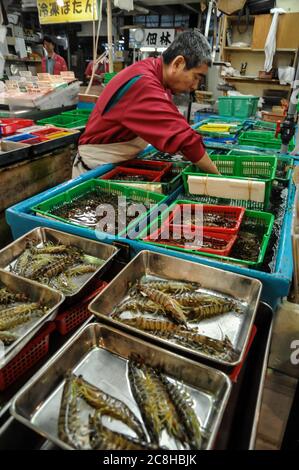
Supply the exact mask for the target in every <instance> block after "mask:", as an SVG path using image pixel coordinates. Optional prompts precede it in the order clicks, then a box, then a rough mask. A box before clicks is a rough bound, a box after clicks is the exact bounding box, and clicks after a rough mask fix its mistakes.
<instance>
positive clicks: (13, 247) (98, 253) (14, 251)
mask: <svg viewBox="0 0 299 470" xmlns="http://www.w3.org/2000/svg"><path fill="white" fill-rule="evenodd" d="M29 241H31V242H34V243H35V244H36V245H37V246H42V245H43V244H44V243H45V242H49V241H52V242H56V243H57V242H59V243H62V244H65V245H74V246H76V247H78V248H81V249H82V250H83V251H84V253H86V254H87V255H90V256H93V257H95V258H99V259H102V260H104V263H103V264H102V265H101V266H99V268H98V269H97V270H96V271H95V272H93V273H88V274H84V275H82V276H78V277H77V278H74V283H75V284H76V285H77V286H78V287H77V290H76V291H74V292H73V293H72V294H64V295H65V297H66V298H67V299H70V300H72V301H73V300H74V299H75V298H76V297H77V295H78V294H80V292H81V291H82V290H83V289H84V288H85V287H86V285H87V284H88V283H89V282H90V281H91V280H92V279H93V278H94V277H95V276H98V275H99V274H103V272H105V270H106V269H107V268H108V267H109V264H110V263H111V262H112V260H113V258H114V256H115V255H116V254H117V253H118V251H119V250H118V248H116V247H114V246H112V245H108V244H105V243H102V242H97V241H94V240H90V239H87V238H82V237H78V236H77V235H72V234H69V233H65V232H60V231H58V230H54V229H50V228H43V227H38V228H35V229H33V230H32V231H31V232H28V233H26V234H25V235H23V236H22V237H20V238H18V239H17V240H15V241H14V242H12V243H11V244H10V245H8V246H7V247H5V248H3V249H2V250H0V268H3V269H5V270H7V271H9V270H10V268H11V267H12V266H13V265H14V263H15V262H16V260H17V258H18V257H19V256H20V255H21V254H22V253H23V252H24V250H25V248H26V244H27V242H29Z"/></svg>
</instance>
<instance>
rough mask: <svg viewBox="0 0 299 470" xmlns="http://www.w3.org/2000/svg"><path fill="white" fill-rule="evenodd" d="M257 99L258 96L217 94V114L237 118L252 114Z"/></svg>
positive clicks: (255, 107) (254, 111)
mask: <svg viewBox="0 0 299 470" xmlns="http://www.w3.org/2000/svg"><path fill="white" fill-rule="evenodd" d="M258 100H259V97H258V96H219V98H218V107H219V115H220V116H234V117H239V118H248V117H250V116H254V115H255V113H256V110H257V105H258Z"/></svg>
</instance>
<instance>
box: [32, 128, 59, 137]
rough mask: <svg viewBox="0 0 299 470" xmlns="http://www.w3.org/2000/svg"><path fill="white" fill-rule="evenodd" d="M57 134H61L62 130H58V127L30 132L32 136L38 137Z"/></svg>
mask: <svg viewBox="0 0 299 470" xmlns="http://www.w3.org/2000/svg"><path fill="white" fill-rule="evenodd" d="M57 132H63V129H60V128H59V127H46V128H45V129H40V130H36V131H32V134H34V135H38V136H48V135H49V134H57Z"/></svg>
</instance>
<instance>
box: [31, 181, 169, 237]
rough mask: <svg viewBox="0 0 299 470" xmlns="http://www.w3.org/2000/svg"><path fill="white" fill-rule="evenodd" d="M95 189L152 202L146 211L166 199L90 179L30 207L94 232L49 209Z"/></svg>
mask: <svg viewBox="0 0 299 470" xmlns="http://www.w3.org/2000/svg"><path fill="white" fill-rule="evenodd" d="M96 189H99V190H100V191H103V192H105V193H108V194H114V195H117V196H125V197H127V198H129V199H131V200H134V201H136V202H140V203H142V202H146V203H147V204H152V205H153V206H152V207H151V208H150V209H149V211H148V212H147V213H149V212H150V211H152V210H154V209H155V208H156V205H157V204H159V203H161V202H163V201H165V200H166V197H165V196H164V195H162V194H156V193H152V192H149V191H143V190H141V189H137V188H131V187H127V186H124V185H120V184H116V183H112V182H110V181H103V180H96V179H90V180H88V181H85V182H84V183H81V184H78V185H77V186H75V187H73V188H71V189H69V190H67V191H64V192H62V193H60V194H58V195H57V196H54V197H52V198H50V199H48V200H46V201H44V202H41V203H40V204H38V205H36V206H34V207H32V208H31V211H32V212H35V213H36V214H39V215H41V216H43V217H46V218H47V219H49V218H50V219H56V220H59V221H61V222H63V223H64V224H68V225H74V226H79V227H84V228H85V229H86V230H88V231H90V230H92V232H94V230H93V229H92V228H90V227H85V226H83V225H81V224H79V223H75V222H71V221H69V220H67V219H63V218H62V217H58V216H56V215H54V214H51V210H52V209H53V208H54V207H59V206H62V205H63V204H65V203H70V202H72V201H74V200H76V199H78V198H79V197H80V196H83V195H86V194H88V193H89V192H91V191H93V190H96ZM143 218H144V214H142V215H140V216H139V217H137V218H136V219H134V220H133V221H132V222H131V223H129V225H128V227H127V228H126V229H124V230H122V231H120V232H119V233H118V234H117V235H118V236H121V235H124V234H125V233H126V230H130V229H132V228H133V227H135V226H137V225H138V223H139V222H140V220H141V219H143Z"/></svg>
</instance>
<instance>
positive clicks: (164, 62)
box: [73, 31, 218, 178]
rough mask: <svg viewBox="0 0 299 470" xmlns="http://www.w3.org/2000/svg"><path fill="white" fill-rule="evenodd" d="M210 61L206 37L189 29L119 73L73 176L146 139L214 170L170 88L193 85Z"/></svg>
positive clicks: (131, 151) (124, 155)
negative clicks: (158, 51) (154, 54)
mask: <svg viewBox="0 0 299 470" xmlns="http://www.w3.org/2000/svg"><path fill="white" fill-rule="evenodd" d="M210 63H211V58H210V46H209V44H208V42H207V40H206V38H205V37H204V36H203V35H202V34H200V33H198V32H192V31H191V32H184V33H182V34H180V35H179V36H177V37H176V39H175V40H174V42H173V43H172V44H171V45H170V46H169V47H168V49H167V50H166V51H164V53H163V54H162V57H161V58H157V59H155V58H148V59H146V60H143V61H140V62H138V63H136V64H134V65H131V66H130V67H128V68H126V69H124V70H122V71H121V72H120V73H119V74H117V75H116V76H115V77H114V78H113V79H112V80H111V81H110V82H109V83H108V85H107V86H106V88H105V90H104V91H103V93H102V94H101V96H100V97H99V99H98V101H97V104H96V106H95V108H94V110H93V112H92V114H91V116H90V119H89V121H88V123H87V126H86V129H85V132H84V133H83V134H82V136H81V138H80V141H79V147H78V154H77V157H76V158H75V161H74V166H73V178H74V177H76V176H78V175H80V174H81V173H83V172H84V171H87V170H90V169H93V168H96V167H97V166H99V165H102V164H105V163H119V162H122V161H126V160H130V159H132V158H134V157H136V155H137V153H139V152H140V151H141V150H143V149H144V148H145V147H146V145H147V143H150V144H152V145H153V146H154V147H155V148H157V149H158V150H159V151H162V152H167V153H171V154H175V153H178V152H180V153H182V154H183V155H184V156H185V158H186V159H187V160H190V161H192V162H193V163H195V164H197V165H198V166H199V168H200V169H201V170H202V171H205V172H207V173H218V170H217V168H216V167H215V165H214V164H213V162H212V161H211V159H210V157H209V156H208V154H207V153H206V151H205V148H204V145H203V143H202V138H201V137H200V136H199V134H198V133H197V132H195V131H194V130H193V129H191V127H190V126H189V124H188V123H187V121H186V120H185V118H184V117H183V116H182V115H181V114H180V112H179V111H178V109H177V108H176V106H175V105H174V104H173V102H172V100H171V92H172V93H173V94H176V93H183V92H188V91H189V92H191V91H193V90H196V89H197V88H198V84H199V82H200V80H201V78H202V76H203V75H205V74H206V73H207V72H208V66H209V65H210Z"/></svg>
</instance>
